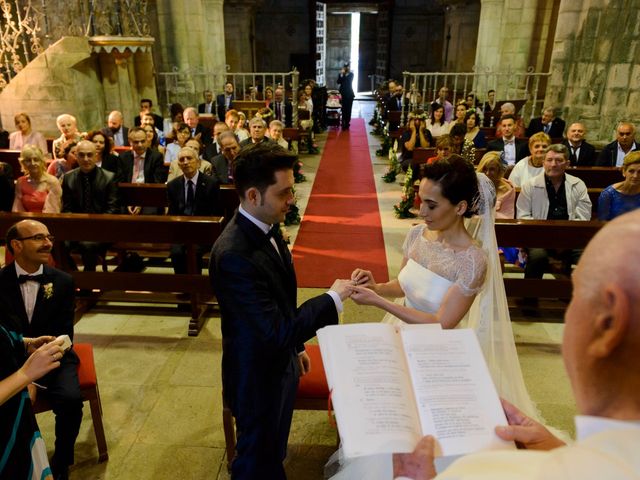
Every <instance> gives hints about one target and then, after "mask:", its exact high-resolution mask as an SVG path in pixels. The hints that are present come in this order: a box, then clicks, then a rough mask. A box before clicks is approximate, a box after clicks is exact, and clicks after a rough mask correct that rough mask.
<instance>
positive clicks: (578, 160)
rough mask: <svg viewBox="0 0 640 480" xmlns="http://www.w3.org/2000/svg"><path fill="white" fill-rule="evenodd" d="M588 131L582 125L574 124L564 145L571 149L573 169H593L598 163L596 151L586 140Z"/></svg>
mask: <svg viewBox="0 0 640 480" xmlns="http://www.w3.org/2000/svg"><path fill="white" fill-rule="evenodd" d="M586 132H587V130H586V128H585V127H584V125H583V124H582V123H577V122H576V123H572V124H571V125H569V128H568V129H567V138H566V139H564V140H562V144H563V145H564V146H565V147H567V148H568V149H569V159H570V160H571V166H572V167H591V166H593V164H594V163H595V161H596V149H595V147H594V146H593V145H591V144H590V143H589V142H587V141H586V140H585V139H584V136H585V134H586Z"/></svg>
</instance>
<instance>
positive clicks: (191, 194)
mask: <svg viewBox="0 0 640 480" xmlns="http://www.w3.org/2000/svg"><path fill="white" fill-rule="evenodd" d="M194 197H195V195H194V192H193V182H192V181H191V180H188V181H187V204H186V205H185V207H184V214H185V215H193V199H194Z"/></svg>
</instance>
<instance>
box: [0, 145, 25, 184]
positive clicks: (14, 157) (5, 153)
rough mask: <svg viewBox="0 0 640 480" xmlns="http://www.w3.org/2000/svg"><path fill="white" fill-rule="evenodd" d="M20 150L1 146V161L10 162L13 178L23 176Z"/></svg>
mask: <svg viewBox="0 0 640 480" xmlns="http://www.w3.org/2000/svg"><path fill="white" fill-rule="evenodd" d="M19 158H20V150H10V149H8V148H0V162H4V163H8V164H9V165H11V168H12V169H13V178H18V177H20V176H22V171H21V170H20V168H21V167H20V161H19V160H18V159H19Z"/></svg>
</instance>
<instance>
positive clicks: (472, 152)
mask: <svg viewBox="0 0 640 480" xmlns="http://www.w3.org/2000/svg"><path fill="white" fill-rule="evenodd" d="M466 134H467V126H466V125H463V124H462V123H456V124H455V125H454V126H453V128H451V131H450V132H449V139H450V140H451V153H455V154H457V155H460V156H461V157H462V158H464V159H465V160H466V161H467V162H469V163H471V164H474V163H475V161H476V147H475V146H474V145H473V142H470V141H469V140H467V139H466V138H464V137H465V135H466Z"/></svg>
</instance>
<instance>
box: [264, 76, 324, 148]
mask: <svg viewBox="0 0 640 480" xmlns="http://www.w3.org/2000/svg"><path fill="white" fill-rule="evenodd" d="M309 88H311V87H309ZM308 100H309V98H308V97H307V93H306V91H305V90H300V91H299V92H298V129H299V130H302V131H303V132H306V133H307V135H308V136H306V138H305V137H302V138H301V139H300V142H301V143H302V140H304V141H305V143H306V146H307V148H308V151H309V153H310V154H316V153H318V152H319V150H318V148H317V147H316V145H315V144H314V138H315V137H314V135H313V120H312V118H311V115H312V114H313V103H311V110H309V106H310V104H309V101H308ZM263 118H264V117H263ZM301 146H302V145H300V146H299V147H298V150H300V148H301Z"/></svg>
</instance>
